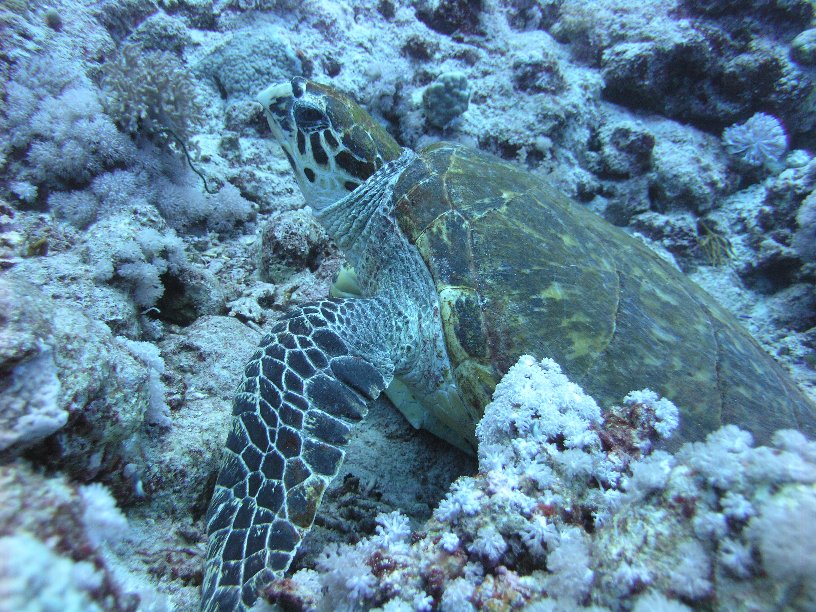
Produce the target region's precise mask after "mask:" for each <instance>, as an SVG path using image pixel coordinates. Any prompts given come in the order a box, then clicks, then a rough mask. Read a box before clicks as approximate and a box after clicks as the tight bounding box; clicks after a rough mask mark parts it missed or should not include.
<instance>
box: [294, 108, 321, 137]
mask: <svg viewBox="0 0 816 612" xmlns="http://www.w3.org/2000/svg"><path fill="white" fill-rule="evenodd" d="M295 121H296V122H297V124H298V127H299V128H300V129H302V130H304V131H305V132H317V131H320V130H324V129H326V128H327V127H328V126H329V119H328V118H327V117H326V115H325V114H323V112H322V111H320V110H318V109H316V108H315V107H314V106H298V107H297V108H296V109H295Z"/></svg>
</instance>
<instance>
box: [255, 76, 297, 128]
mask: <svg viewBox="0 0 816 612" xmlns="http://www.w3.org/2000/svg"><path fill="white" fill-rule="evenodd" d="M294 98H295V95H294V91H293V88H292V83H278V84H276V85H271V86H269V87H267V88H266V89H264V90H263V91H262V92H261V93H259V94H258V95H257V97H256V98H255V99H256V100H257V101H258V102H259V103H260V104H261V106H263V110H264V114H265V115H266V120H267V121H268V122H269V127H270V128H272V133H273V134H274V135H275V138H276V139H277V140H278V142H287V141H288V140H289V139H290V138H291V135H292V133H293V132H294V130H295V124H294V122H293V121H292V102H293V101H294Z"/></svg>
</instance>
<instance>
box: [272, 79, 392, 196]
mask: <svg viewBox="0 0 816 612" xmlns="http://www.w3.org/2000/svg"><path fill="white" fill-rule="evenodd" d="M257 100H258V102H260V103H261V105H262V106H263V109H264V114H265V115H266V119H267V121H268V122H269V127H271V128H272V134H273V135H274V136H275V138H276V139H277V140H278V142H279V143H280V144H281V146H282V147H283V150H284V152H285V153H286V157H287V158H288V159H289V162H290V163H291V164H292V169H293V170H294V171H295V176H296V177H297V181H298V184H299V185H300V189H301V191H302V192H303V195H304V196H305V198H306V201H307V202H308V203H309V204H310V205H311V206H312V207H313V208H315V209H316V210H320V209H322V208H325V207H326V206H328V205H329V204H331V203H333V202H336V201H338V200H340V199H341V198H344V197H345V196H346V195H348V194H349V193H350V192H351V191H354V189H355V188H356V187H357V186H358V185H360V184H361V183H363V182H364V181H365V180H366V179H368V177H370V176H371V175H372V174H374V172H376V171H377V170H378V169H379V168H380V167H381V166H383V165H384V164H386V163H387V162H389V161H391V160H393V159H396V158H398V157H399V156H400V155H401V154H402V150H401V148H400V146H399V145H398V144H397V142H396V141H395V140H394V139H393V138H392V137H391V136H390V135H389V134H388V132H386V131H385V129H383V127H382V126H381V125H380V124H379V123H377V122H376V121H375V120H374V118H373V117H372V116H371V115H369V114H368V113H367V112H366V111H364V110H363V109H362V108H360V106H359V105H358V104H357V103H356V102H354V101H353V100H352V99H351V98H349V97H348V96H346V95H345V94H342V93H340V92H339V91H337V90H336V89H334V88H332V87H329V86H327V85H320V84H318V83H313V82H312V81H307V80H306V79H304V78H303V77H295V78H293V79H292V80H291V81H290V82H288V83H281V84H279V85H272V86H271V87H268V88H267V89H265V90H264V91H262V92H261V93H260V94H259V95H258V98H257Z"/></svg>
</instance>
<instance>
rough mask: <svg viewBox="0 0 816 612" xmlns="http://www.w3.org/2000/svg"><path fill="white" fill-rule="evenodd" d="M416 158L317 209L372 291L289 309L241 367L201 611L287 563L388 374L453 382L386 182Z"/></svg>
mask: <svg viewBox="0 0 816 612" xmlns="http://www.w3.org/2000/svg"><path fill="white" fill-rule="evenodd" d="M413 158H414V154H413V153H411V152H410V151H406V152H405V154H404V155H403V157H401V158H399V159H397V160H395V161H393V162H391V163H390V164H387V165H385V166H383V167H382V168H381V169H380V170H379V171H378V172H377V174H376V175H374V176H373V177H371V178H370V180H369V181H368V182H366V183H365V185H364V186H363V187H361V188H360V189H358V190H356V191H355V192H354V193H353V194H351V195H349V196H348V197H346V198H345V199H343V200H341V201H340V202H337V203H336V204H334V205H332V206H329V207H327V208H325V209H324V210H322V211H320V212H319V213H318V219H320V220H321V221H322V222H323V224H324V225H325V226H326V227H327V228H328V229H329V231H330V232H331V233H332V234H333V236H334V237H335V240H336V241H337V242H338V244H339V245H340V246H341V247H342V248H344V250H345V252H346V253H347V255H348V257H349V260H350V261H351V262H352V263H353V264H354V265H355V269H356V270H357V274H358V282H359V283H360V285H361V288H362V289H363V291H364V293H365V294H366V295H370V296H372V297H368V298H359V299H339V300H324V301H321V302H316V303H314V304H308V305H306V306H303V307H301V308H300V309H297V310H295V311H293V312H291V313H290V314H289V315H288V316H287V317H286V318H284V319H283V320H281V321H279V322H278V323H277V324H276V325H275V326H274V327H273V329H272V331H271V333H270V334H269V335H267V336H266V337H265V338H264V339H263V341H262V342H261V346H260V348H259V349H258V351H257V352H256V353H255V355H254V356H253V357H252V359H251V360H250V362H249V364H248V365H247V367H246V369H245V372H244V380H243V382H242V383H241V386H240V387H239V389H238V393H237V395H236V397H235V402H234V406H233V423H232V429H231V431H230V434H229V437H228V439H227V444H226V451H225V454H224V460H223V464H222V467H221V471H220V473H219V476H218V481H217V484H216V487H215V492H214V494H213V498H212V501H211V503H210V507H209V510H208V512H207V532H208V534H209V545H208V548H207V562H206V568H205V578H204V586H203V596H202V609H203V610H234V609H245V608H248V607H250V606H251V605H252V604H253V602H254V601H255V600H256V598H257V588H258V586H260V585H261V584H263V582H265V581H268V580H269V579H270V578H272V577H275V576H278V577H279V576H281V575H282V574H283V572H285V571H286V569H287V568H288V567H289V564H290V563H291V562H292V558H293V557H294V554H295V552H296V550H297V547H298V546H299V544H300V542H301V541H302V539H303V537H304V535H305V534H306V532H308V530H309V529H310V528H311V525H312V522H313V520H314V517H315V513H316V511H317V507H318V505H319V504H320V500H321V498H322V496H323V492H324V491H325V490H326V487H327V486H328V484H329V482H331V480H332V478H334V477H335V476H336V474H337V472H338V470H339V468H340V465H341V463H342V461H343V456H344V450H343V447H344V446H345V444H346V443H347V441H348V436H349V432H350V431H351V428H352V426H353V425H354V424H355V423H357V422H358V421H360V420H361V419H362V418H363V417H365V415H366V412H367V410H368V407H367V404H368V402H370V401H371V400H373V399H375V398H376V397H377V396H378V395H379V394H380V392H381V391H382V390H383V389H385V387H387V386H388V384H389V383H390V382H391V380H392V378H393V377H394V376H395V375H398V376H402V377H404V378H405V379H407V380H409V381H416V384H415V385H414V387H413V390H414V392H415V393H416V394H418V395H419V396H420V397H424V396H428V395H433V394H434V393H440V390H444V389H445V388H446V387H450V385H451V384H452V381H451V379H450V377H445V376H444V375H443V374H442V373H445V372H450V364H449V363H448V361H447V354H446V352H445V349H444V346H443V345H442V343H441V337H442V335H441V332H440V330H441V323H440V320H439V309H438V307H437V300H436V292H435V291H434V288H433V283H432V281H431V279H430V276H429V275H428V272H427V269H426V268H425V266H424V264H423V263H422V260H421V258H420V257H419V254H418V253H417V252H416V249H414V248H412V247H410V246H409V245H408V243H407V241H406V240H405V238H404V236H403V235H402V234H401V233H400V232H399V231H398V229H397V226H396V222H395V220H394V218H393V214H392V212H393V211H392V205H391V192H392V190H393V184H394V182H395V181H396V179H397V178H398V177H399V175H400V173H401V172H402V169H403V168H404V166H405V165H406V164H407V163H409V162H410V161H411V160H412V159H413ZM429 338H431V339H433V338H436V339H437V340H435V341H428V339H429ZM441 392H442V393H444V391H441ZM474 426H475V423H474Z"/></svg>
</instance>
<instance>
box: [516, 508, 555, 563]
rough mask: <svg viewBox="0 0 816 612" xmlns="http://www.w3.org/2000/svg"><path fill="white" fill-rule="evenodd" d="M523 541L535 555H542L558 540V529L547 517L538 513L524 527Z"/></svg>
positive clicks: (522, 532)
mask: <svg viewBox="0 0 816 612" xmlns="http://www.w3.org/2000/svg"><path fill="white" fill-rule="evenodd" d="M521 541H522V542H524V545H525V546H527V549H528V550H529V551H530V552H532V553H533V554H534V555H537V556H542V555H544V554H545V553H546V552H547V548H548V547H550V546H552V545H554V544H556V543H557V542H558V529H556V527H555V525H553V524H552V523H551V522H549V521H548V520H547V519H546V517H543V516H541V515H537V516H534V517H533V519H532V520H531V521H530V522H529V523H527V524H525V525H524V527H523V528H522V531H521Z"/></svg>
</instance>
